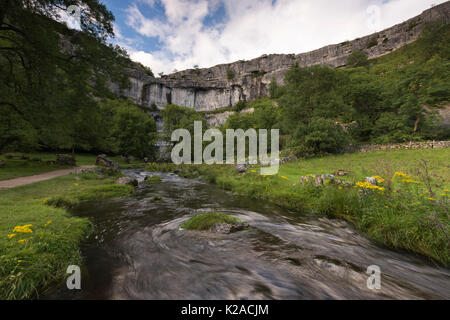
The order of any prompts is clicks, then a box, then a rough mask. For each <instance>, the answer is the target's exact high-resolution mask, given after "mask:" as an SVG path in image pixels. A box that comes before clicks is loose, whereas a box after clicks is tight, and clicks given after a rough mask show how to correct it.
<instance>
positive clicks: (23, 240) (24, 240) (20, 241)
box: [17, 239, 27, 243]
mask: <svg viewBox="0 0 450 320" xmlns="http://www.w3.org/2000/svg"><path fill="white" fill-rule="evenodd" d="M17 242H18V243H25V242H27V239H22V240H19V241H17Z"/></svg>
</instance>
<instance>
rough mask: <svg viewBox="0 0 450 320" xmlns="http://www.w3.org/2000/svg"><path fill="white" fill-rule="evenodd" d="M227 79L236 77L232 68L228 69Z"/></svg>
mask: <svg viewBox="0 0 450 320" xmlns="http://www.w3.org/2000/svg"><path fill="white" fill-rule="evenodd" d="M227 79H228V80H233V79H234V71H233V70H231V69H227Z"/></svg>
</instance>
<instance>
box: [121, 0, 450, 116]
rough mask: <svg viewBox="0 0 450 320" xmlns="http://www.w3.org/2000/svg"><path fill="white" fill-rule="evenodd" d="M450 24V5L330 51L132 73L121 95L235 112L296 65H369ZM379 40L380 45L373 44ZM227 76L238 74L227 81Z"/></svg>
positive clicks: (149, 102) (148, 102)
mask: <svg viewBox="0 0 450 320" xmlns="http://www.w3.org/2000/svg"><path fill="white" fill-rule="evenodd" d="M436 20H444V21H447V22H448V21H449V20H450V2H449V1H447V2H445V3H443V4H440V5H437V6H434V7H433V8H430V9H428V10H426V11H424V12H423V13H422V14H421V15H419V16H417V17H414V18H412V19H409V20H407V21H405V22H403V23H400V24H397V25H395V26H393V27H391V28H388V29H386V30H383V31H380V32H377V33H374V34H372V35H369V36H366V37H362V38H359V39H355V40H353V41H346V42H343V43H340V44H334V45H329V46H326V47H323V48H320V49H317V50H314V51H311V52H307V53H301V54H270V55H263V56H261V57H259V58H256V59H252V60H249V61H243V60H241V61H237V62H233V63H228V64H221V65H217V66H214V67H211V68H204V69H189V70H184V71H180V72H176V73H173V74H170V75H167V76H163V77H161V78H153V77H150V76H148V75H146V74H144V73H143V72H142V71H140V72H139V71H138V70H130V79H131V82H132V87H131V89H129V90H125V91H124V92H121V93H120V94H121V95H123V96H126V97H129V98H131V99H133V100H134V101H135V102H136V103H138V104H142V105H146V106H151V105H153V104H155V105H156V106H157V107H158V108H163V107H164V106H165V105H166V104H167V103H174V104H178V105H181V106H185V107H190V108H194V109H195V110H197V111H211V110H216V109H220V108H225V107H230V106H234V105H235V104H236V103H237V102H238V101H239V100H244V101H253V100H255V99H256V98H258V97H260V96H266V95H268V85H269V83H270V81H271V79H272V78H274V79H276V80H277V82H278V83H279V84H282V83H283V80H284V75H285V73H286V71H287V70H288V69H289V68H290V67H291V66H292V65H293V64H295V63H298V64H299V66H301V67H307V66H312V65H329V66H332V67H342V66H344V65H345V64H346V61H347V58H348V56H349V55H350V54H351V53H352V52H353V51H355V50H363V51H364V52H366V54H367V55H368V57H369V59H373V58H377V57H380V56H383V55H385V54H388V53H390V52H392V51H394V50H397V49H399V48H401V47H402V46H404V45H406V44H408V43H411V42H413V41H415V40H416V39H417V38H418V37H419V35H420V33H421V31H422V29H423V26H424V25H425V23H426V22H429V21H436ZM373 39H375V40H376V43H377V44H376V45H373V46H370V45H369V43H370V42H372V41H373ZM229 70H231V71H232V73H233V74H234V76H233V77H227V74H228V73H229Z"/></svg>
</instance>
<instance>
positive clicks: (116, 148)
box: [99, 99, 157, 158]
mask: <svg viewBox="0 0 450 320" xmlns="http://www.w3.org/2000/svg"><path fill="white" fill-rule="evenodd" d="M101 108H102V120H103V130H104V131H103V132H104V134H105V137H104V139H105V142H104V143H105V145H104V149H105V151H112V152H113V153H116V154H123V155H127V156H129V155H131V156H135V157H138V158H144V157H148V158H154V157H155V154H156V147H155V143H156V137H157V134H156V124H155V121H154V120H153V118H152V117H151V116H149V115H148V114H146V113H145V112H143V111H142V110H140V109H139V108H138V107H137V106H135V105H134V104H132V103H131V102H129V101H123V100H111V99H107V100H104V101H102V103H101ZM99 131H100V132H101V131H102V130H100V128H99Z"/></svg>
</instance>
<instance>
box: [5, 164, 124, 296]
mask: <svg viewBox="0 0 450 320" xmlns="http://www.w3.org/2000/svg"><path fill="white" fill-rule="evenodd" d="M76 177H77V179H76ZM78 179H79V180H78ZM132 192H133V188H132V187H131V186H127V185H115V184H114V180H99V179H97V178H96V175H95V174H93V173H90V174H79V175H73V174H72V175H66V176H61V177H58V178H55V179H51V180H47V181H43V182H39V183H34V184H30V185H26V186H22V187H17V188H12V189H8V190H2V191H0V299H28V298H34V297H37V296H38V295H39V294H40V293H42V292H43V291H44V290H46V289H47V288H49V287H51V286H52V285H55V284H58V283H59V282H60V281H62V280H63V279H64V277H65V276H66V273H65V272H66V269H67V266H69V265H71V264H76V265H81V263H82V262H81V258H80V252H79V244H80V242H81V241H82V239H84V238H85V236H86V235H87V234H88V233H89V231H90V230H91V224H90V222H89V220H88V219H84V218H78V217H73V216H71V215H70V214H69V213H68V212H67V211H66V210H65V209H64V208H63V207H66V206H71V205H74V204H77V203H79V202H80V201H84V200H94V199H100V198H106V197H116V196H125V195H130V194H131V193H132ZM56 206H59V207H60V208H57V207H56ZM28 224H31V227H30V229H31V230H32V233H20V232H13V230H14V228H15V227H16V226H24V225H28ZM11 234H15V236H14V237H12V238H9V237H8V235H11ZM19 240H25V241H23V243H21V242H19Z"/></svg>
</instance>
